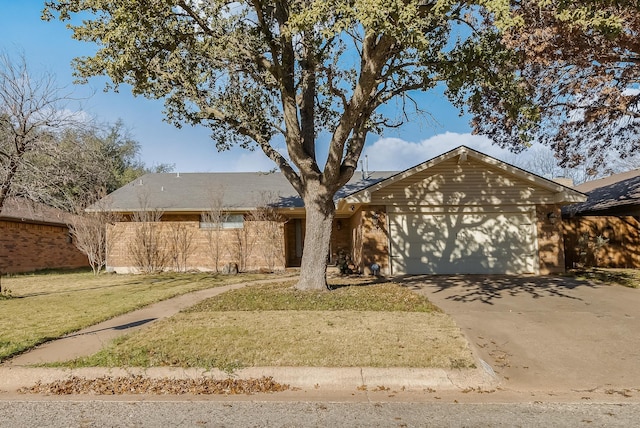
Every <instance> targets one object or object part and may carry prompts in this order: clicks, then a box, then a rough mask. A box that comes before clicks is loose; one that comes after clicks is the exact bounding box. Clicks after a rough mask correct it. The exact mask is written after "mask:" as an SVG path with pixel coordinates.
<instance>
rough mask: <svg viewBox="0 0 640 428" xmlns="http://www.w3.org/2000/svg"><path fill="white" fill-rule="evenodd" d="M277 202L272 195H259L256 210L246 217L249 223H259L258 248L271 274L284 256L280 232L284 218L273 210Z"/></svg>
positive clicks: (274, 195) (276, 197)
mask: <svg viewBox="0 0 640 428" xmlns="http://www.w3.org/2000/svg"><path fill="white" fill-rule="evenodd" d="M277 200H278V196H277V195H276V194H274V193H267V194H263V195H261V201H260V202H259V203H258V204H257V206H258V208H256V209H255V210H254V211H252V212H251V213H250V214H249V216H248V219H249V220H250V221H253V222H259V223H260V226H259V227H258V228H257V229H258V233H259V234H260V240H261V241H262V242H261V244H260V245H259V246H258V248H259V251H260V253H261V256H262V259H263V261H264V263H265V265H266V266H267V268H268V269H269V270H270V271H272V272H273V271H274V270H275V266H276V264H277V262H278V260H279V259H280V258H281V257H282V255H283V254H284V237H283V233H282V230H283V227H284V226H283V224H284V221H285V218H284V217H283V216H282V215H281V214H279V213H278V211H277V210H276V208H275V206H276V205H275V203H276V202H277Z"/></svg>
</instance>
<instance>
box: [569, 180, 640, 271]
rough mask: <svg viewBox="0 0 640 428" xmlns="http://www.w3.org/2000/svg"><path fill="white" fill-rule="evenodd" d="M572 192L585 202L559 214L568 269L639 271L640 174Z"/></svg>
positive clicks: (598, 181) (577, 188)
mask: <svg viewBox="0 0 640 428" xmlns="http://www.w3.org/2000/svg"><path fill="white" fill-rule="evenodd" d="M575 189H576V190H578V191H580V192H582V193H585V194H586V195H587V197H588V199H587V200H586V201H585V202H582V203H579V204H575V205H570V206H567V207H565V208H564V209H563V211H562V215H563V222H564V225H565V253H566V261H567V267H578V266H599V267H618V268H640V221H639V219H640V170H633V171H628V172H624V173H621V174H615V175H611V176H609V177H606V178H601V179H598V180H593V181H588V182H586V183H583V184H580V185H578V186H576V187H575Z"/></svg>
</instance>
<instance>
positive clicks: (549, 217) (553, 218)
mask: <svg viewBox="0 0 640 428" xmlns="http://www.w3.org/2000/svg"><path fill="white" fill-rule="evenodd" d="M547 220H549V223H551V224H556V221H558V216H557V215H556V213H554V212H550V213H548V214H547Z"/></svg>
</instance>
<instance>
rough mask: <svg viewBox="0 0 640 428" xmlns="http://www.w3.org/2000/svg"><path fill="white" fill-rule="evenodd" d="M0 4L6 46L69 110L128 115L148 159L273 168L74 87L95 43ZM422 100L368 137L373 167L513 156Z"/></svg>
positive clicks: (431, 96) (253, 155)
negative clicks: (459, 156) (406, 118)
mask: <svg viewBox="0 0 640 428" xmlns="http://www.w3.org/2000/svg"><path fill="white" fill-rule="evenodd" d="M0 4H1V5H2V14H0V50H2V51H4V52H5V53H7V54H9V55H10V56H12V57H17V56H18V55H20V54H24V56H25V57H26V59H27V62H28V64H29V67H30V69H31V71H32V73H33V74H38V73H42V72H49V73H52V74H54V75H55V76H56V80H57V82H58V84H59V85H60V86H64V87H65V92H72V93H73V96H74V97H75V98H78V99H79V100H80V101H79V102H78V103H75V104H72V105H70V106H69V108H77V109H82V110H84V111H86V112H87V113H88V114H89V115H91V116H93V117H96V118H97V119H98V120H99V121H100V122H106V123H114V122H115V121H116V120H118V119H122V120H123V121H124V124H125V126H126V127H127V128H128V129H129V130H130V132H131V134H132V136H133V137H134V139H136V140H137V141H139V142H140V144H141V147H142V150H141V160H142V161H143V162H145V164H147V165H149V166H151V165H154V164H160V163H169V164H175V169H176V171H180V172H209V171H216V172H221V171H267V170H270V169H272V168H273V167H274V165H273V163H272V162H271V161H270V160H269V159H268V158H267V157H266V156H264V155H263V154H262V152H260V151H255V152H249V151H246V150H242V149H233V150H231V151H228V152H223V153H218V152H217V150H216V148H215V144H214V143H213V141H212V140H211V138H210V133H209V132H208V130H207V129H206V128H203V127H196V128H193V127H188V126H186V127H183V128H182V129H176V128H175V127H173V126H172V125H169V124H167V123H165V122H163V121H162V119H163V114H162V108H163V105H162V102H161V101H157V100H155V101H154V100H147V99H145V98H140V97H133V96H132V95H131V93H130V91H129V90H128V88H127V87H126V86H123V87H122V88H121V89H120V92H119V93H113V92H110V93H105V92H103V90H102V89H103V87H104V82H105V80H104V79H103V78H93V79H91V80H90V81H89V83H88V84H85V85H74V84H73V83H72V82H73V76H72V71H73V70H72V67H71V60H72V59H73V58H74V57H77V56H84V55H91V54H92V53H94V52H95V49H96V48H95V46H94V45H92V44H89V43H82V42H78V41H75V40H73V39H72V38H71V31H70V30H68V29H66V27H65V24H64V23H61V22H59V21H51V22H45V21H42V20H41V19H40V16H41V11H42V7H43V1H42V0H0ZM419 101H420V104H421V107H422V108H423V109H425V110H427V111H429V112H430V113H431V114H432V115H433V119H431V120H425V119H424V118H417V119H416V120H414V121H412V122H411V123H409V124H406V125H404V126H403V127H402V128H400V129H394V130H389V131H387V132H385V134H384V135H383V136H382V137H380V136H377V135H372V136H370V137H369V139H368V141H367V145H366V147H365V151H364V154H366V155H367V160H368V164H369V169H370V170H372V171H373V170H402V169H406V168H409V167H411V166H413V165H416V164H418V163H420V162H422V161H424V160H427V159H430V158H431V157H433V156H437V155H438V154H440V153H443V152H446V151H448V150H450V149H452V148H455V147H457V146H459V145H461V144H464V145H467V146H469V147H472V148H475V149H477V150H480V151H482V152H484V153H486V154H489V155H492V156H496V157H499V158H502V159H506V160H508V159H510V158H512V155H511V154H510V153H508V152H506V151H505V150H502V149H500V148H498V147H497V146H495V145H492V144H491V142H490V141H489V140H488V139H486V138H484V137H482V136H472V135H470V127H469V125H468V117H460V116H459V114H458V111H457V110H456V109H454V108H453V107H452V106H451V105H450V104H449V103H448V101H447V100H446V99H444V97H443V96H442V95H441V94H436V93H428V94H422V95H420V97H419ZM390 154H392V155H391V156H390Z"/></svg>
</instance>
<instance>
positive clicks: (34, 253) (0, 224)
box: [0, 221, 89, 273]
mask: <svg viewBox="0 0 640 428" xmlns="http://www.w3.org/2000/svg"><path fill="white" fill-rule="evenodd" d="M86 266H89V262H88V260H87V257H86V256H85V255H84V254H82V253H81V252H80V251H79V250H78V249H77V248H76V247H75V245H73V243H72V242H70V239H69V229H68V228H67V227H66V226H51V225H41V224H31V223H23V222H10V221H0V271H1V272H2V273H20V272H32V271H36V270H42V269H73V268H80V267H86Z"/></svg>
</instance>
